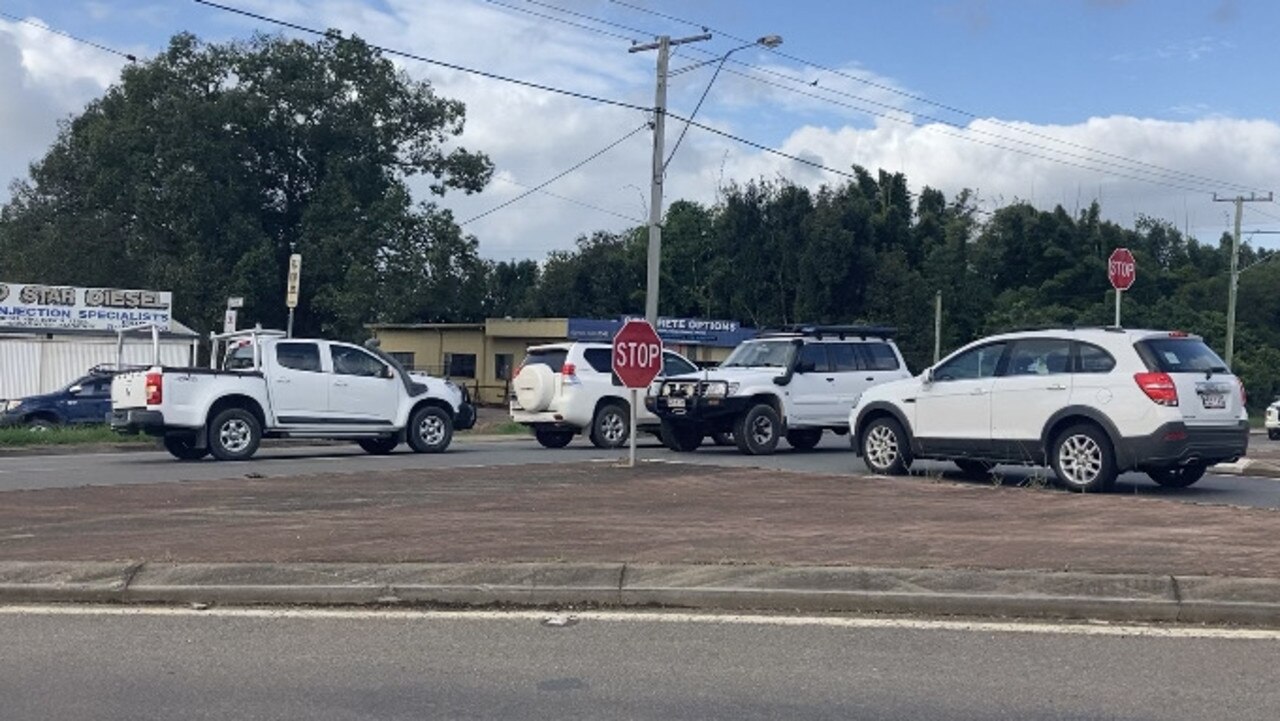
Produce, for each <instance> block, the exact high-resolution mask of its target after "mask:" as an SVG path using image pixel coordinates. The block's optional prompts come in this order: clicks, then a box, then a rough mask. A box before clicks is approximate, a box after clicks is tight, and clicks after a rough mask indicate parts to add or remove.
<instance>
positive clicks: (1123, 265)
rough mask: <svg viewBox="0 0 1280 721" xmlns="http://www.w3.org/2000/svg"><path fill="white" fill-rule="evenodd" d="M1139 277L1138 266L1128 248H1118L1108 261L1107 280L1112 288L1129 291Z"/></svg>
mask: <svg viewBox="0 0 1280 721" xmlns="http://www.w3.org/2000/svg"><path fill="white" fill-rule="evenodd" d="M1137 277H1138V264H1137V263H1136V262H1134V260H1133V253H1130V252H1129V249H1128V248H1116V249H1115V250H1113V251H1111V257H1110V258H1109V259H1107V278H1108V279H1109V280H1110V281H1111V287H1112V288H1115V289H1116V290H1129V286H1131V285H1133V281H1134V279H1136V278H1137Z"/></svg>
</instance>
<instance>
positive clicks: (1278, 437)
mask: <svg viewBox="0 0 1280 721" xmlns="http://www.w3.org/2000/svg"><path fill="white" fill-rule="evenodd" d="M1267 438H1270V439H1271V440H1273V441H1280V430H1274V429H1272V430H1268V431H1267Z"/></svg>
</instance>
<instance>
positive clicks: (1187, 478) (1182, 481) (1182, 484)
mask: <svg viewBox="0 0 1280 721" xmlns="http://www.w3.org/2000/svg"><path fill="white" fill-rule="evenodd" d="M1208 468H1209V467H1208V466H1206V465H1205V464H1203V463H1194V464H1192V465H1189V466H1174V467H1172V468H1153V469H1151V470H1149V471H1147V475H1148V476H1151V480H1153V481H1155V482H1156V483H1159V484H1160V485H1162V486H1164V487H1165V488H1186V487H1187V486H1190V485H1191V484H1193V483H1195V482H1196V481H1198V480H1200V479H1201V478H1203V477H1204V472H1205V471H1206V470H1208Z"/></svg>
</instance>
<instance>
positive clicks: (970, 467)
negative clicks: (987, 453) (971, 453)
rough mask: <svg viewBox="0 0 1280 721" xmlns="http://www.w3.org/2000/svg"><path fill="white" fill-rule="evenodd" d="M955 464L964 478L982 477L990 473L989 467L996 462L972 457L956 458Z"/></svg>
mask: <svg viewBox="0 0 1280 721" xmlns="http://www.w3.org/2000/svg"><path fill="white" fill-rule="evenodd" d="M954 462H955V464H956V465H957V466H959V467H960V473H961V475H963V476H964V477H965V478H974V479H979V480H981V479H983V478H986V477H987V476H990V475H991V469H993V468H995V467H996V464H994V463H991V462H989V461H975V460H973V459H972V458H957V459H956V460H955V461H954Z"/></svg>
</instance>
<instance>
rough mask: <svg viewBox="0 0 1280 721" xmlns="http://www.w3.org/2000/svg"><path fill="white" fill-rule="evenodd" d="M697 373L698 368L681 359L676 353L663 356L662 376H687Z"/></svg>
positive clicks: (667, 353) (666, 353)
mask: <svg viewBox="0 0 1280 721" xmlns="http://www.w3.org/2000/svg"><path fill="white" fill-rule="evenodd" d="M697 372H698V367H697V366H695V365H694V364H692V363H690V362H689V361H687V360H685V359H683V358H681V357H680V356H678V355H676V354H675V353H670V352H665V353H663V354H662V375H664V376H687V375H689V374H690V373H697Z"/></svg>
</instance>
